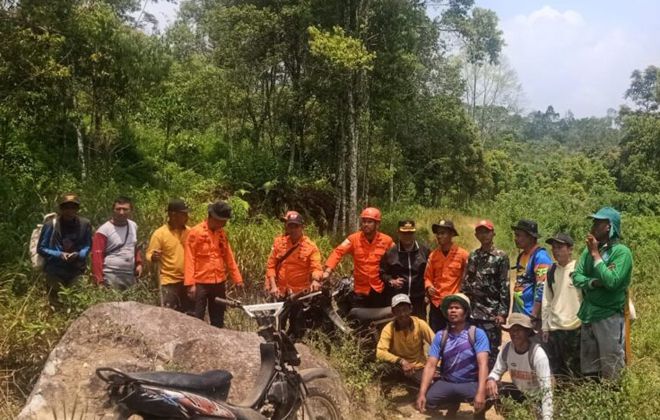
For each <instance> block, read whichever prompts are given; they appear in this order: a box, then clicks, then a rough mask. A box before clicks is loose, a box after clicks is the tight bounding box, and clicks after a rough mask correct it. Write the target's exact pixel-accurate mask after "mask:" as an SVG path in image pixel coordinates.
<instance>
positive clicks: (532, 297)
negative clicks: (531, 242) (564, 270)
mask: <svg viewBox="0 0 660 420" xmlns="http://www.w3.org/2000/svg"><path fill="white" fill-rule="evenodd" d="M551 265H552V259H550V256H549V255H548V252H547V251H546V250H545V249H544V248H541V247H539V246H538V245H537V246H535V247H534V248H532V249H530V250H529V252H521V253H520V255H518V262H517V264H516V267H514V268H515V269H516V284H515V286H514V288H513V312H517V313H523V314H525V315H528V316H529V315H531V314H532V308H533V307H534V303H535V302H539V303H540V302H541V301H542V300H543V285H544V284H545V279H546V276H547V275H548V269H549V268H550V266H551Z"/></svg>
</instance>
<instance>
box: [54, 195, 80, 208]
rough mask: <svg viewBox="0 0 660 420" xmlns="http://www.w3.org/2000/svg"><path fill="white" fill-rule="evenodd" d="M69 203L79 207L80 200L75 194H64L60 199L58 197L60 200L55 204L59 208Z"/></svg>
mask: <svg viewBox="0 0 660 420" xmlns="http://www.w3.org/2000/svg"><path fill="white" fill-rule="evenodd" d="M69 203H73V204H76V205H78V206H79V205H80V198H78V195H77V194H74V193H66V194H63V195H62V197H60V200H59V201H58V202H57V204H58V205H59V206H60V207H61V206H63V205H64V204H69Z"/></svg>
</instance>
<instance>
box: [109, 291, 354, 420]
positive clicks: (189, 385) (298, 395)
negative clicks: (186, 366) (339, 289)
mask: <svg viewBox="0 0 660 420" xmlns="http://www.w3.org/2000/svg"><path fill="white" fill-rule="evenodd" d="M216 300H217V301H218V302H220V303H224V304H225V305H227V306H228V307H233V308H240V309H242V310H243V311H244V312H245V313H246V314H247V315H248V316H249V317H251V318H254V319H255V320H256V322H257V325H258V332H257V333H258V334H259V336H260V337H261V338H263V339H264V341H265V342H263V343H261V344H260V353H261V367H260V370H259V374H258V377H257V380H256V382H255V385H254V387H253V389H252V391H251V392H250V393H249V395H248V396H247V397H246V398H245V399H244V400H243V401H242V402H240V403H237V404H235V403H230V402H228V401H227V396H228V394H229V390H230V387H231V379H232V375H231V373H230V372H228V371H225V370H212V371H209V372H205V373H202V374H190V373H178V372H142V373H127V372H122V371H120V370H118V369H114V368H111V367H102V368H98V369H97V370H96V374H97V376H98V377H99V378H101V380H103V381H104V382H106V383H107V384H108V390H109V396H110V401H111V402H113V403H115V404H117V405H119V406H120V408H121V409H122V411H123V412H124V414H126V416H127V417H128V416H130V415H134V414H137V415H140V416H142V417H143V418H145V419H161V418H168V419H196V420H201V419H238V420H253V419H259V420H263V419H275V420H278V419H291V418H301V419H306V418H311V419H328V420H337V419H341V418H342V412H341V409H340V408H341V405H340V404H339V403H338V400H337V398H336V397H335V396H334V395H333V394H332V393H330V392H328V391H327V390H326V389H325V388H323V387H319V386H316V385H315V384H314V383H313V381H315V380H318V379H336V378H337V377H336V375H334V374H333V373H332V372H331V371H329V370H327V369H322V368H312V369H305V370H301V371H298V370H297V369H296V367H297V366H299V365H300V355H299V354H298V351H297V350H296V348H295V346H294V344H293V342H292V341H291V340H290V339H289V337H288V336H287V335H286V334H285V333H284V331H282V330H281V329H280V316H281V315H282V314H286V312H287V311H288V310H289V309H290V307H291V305H292V303H293V300H291V299H287V300H285V301H284V302H276V303H265V304H256V305H243V304H241V303H240V302H239V301H236V300H229V299H220V298H216Z"/></svg>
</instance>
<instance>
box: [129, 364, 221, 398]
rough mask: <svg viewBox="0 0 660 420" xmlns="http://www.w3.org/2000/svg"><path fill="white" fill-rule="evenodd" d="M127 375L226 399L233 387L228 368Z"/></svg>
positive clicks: (153, 383) (160, 384)
mask: <svg viewBox="0 0 660 420" xmlns="http://www.w3.org/2000/svg"><path fill="white" fill-rule="evenodd" d="M126 376H128V377H130V378H132V379H134V380H136V381H138V382H140V383H142V384H145V385H157V386H162V387H166V388H174V389H180V390H189V391H196V392H201V393H204V394H206V395H213V396H214V397H217V398H221V399H223V400H224V399H226V398H227V395H228V394H229V388H230V387H231V379H232V374H231V373H230V372H228V371H226V370H209V371H207V372H204V373H200V374H194V373H181V372H164V371H162V372H140V373H127V374H126Z"/></svg>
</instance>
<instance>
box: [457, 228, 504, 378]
mask: <svg viewBox="0 0 660 420" xmlns="http://www.w3.org/2000/svg"><path fill="white" fill-rule="evenodd" d="M475 236H476V238H477V239H478V240H479V242H480V243H481V247H480V248H477V249H476V250H474V251H472V252H471V253H470V256H469V258H468V262H467V267H466V269H465V277H464V278H463V282H462V286H461V292H463V293H464V294H465V295H466V296H467V297H468V298H470V302H471V309H472V311H471V312H472V323H473V324H474V325H475V326H477V327H479V328H481V329H483V330H484V331H485V332H486V335H487V336H488V341H489V342H490V355H489V357H488V364H489V367H490V369H492V368H493V366H494V365H495V360H496V359H497V354H498V353H499V349H500V345H501V344H502V331H501V330H500V325H502V324H504V323H505V321H506V317H507V315H508V314H509V302H510V292H509V257H508V256H507V255H506V253H505V252H504V251H502V250H500V249H497V248H495V245H494V244H493V238H494V237H495V226H494V225H493V223H492V222H491V221H489V220H482V221H480V222H479V223H478V224H477V226H476V227H475Z"/></svg>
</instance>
